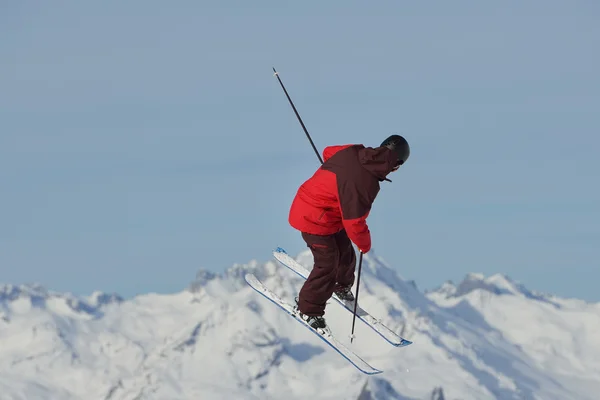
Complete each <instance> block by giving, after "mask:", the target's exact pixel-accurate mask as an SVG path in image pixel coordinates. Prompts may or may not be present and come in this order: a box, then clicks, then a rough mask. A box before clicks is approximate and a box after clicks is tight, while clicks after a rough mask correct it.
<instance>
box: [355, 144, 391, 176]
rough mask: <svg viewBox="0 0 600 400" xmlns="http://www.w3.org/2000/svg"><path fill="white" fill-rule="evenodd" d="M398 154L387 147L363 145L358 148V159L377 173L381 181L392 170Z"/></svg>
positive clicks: (374, 173) (372, 171) (369, 169)
mask: <svg viewBox="0 0 600 400" xmlns="http://www.w3.org/2000/svg"><path fill="white" fill-rule="evenodd" d="M397 158H398V157H397V155H396V153H394V152H393V151H392V150H390V149H388V148H387V147H363V148H361V149H359V150H358V160H359V161H360V163H361V165H362V166H363V168H365V169H366V170H367V171H369V172H370V173H371V174H373V175H375V176H376V177H377V178H378V179H379V180H380V181H384V180H386V176H387V175H388V174H389V173H390V172H392V169H393V168H394V166H395V165H396V161H397Z"/></svg>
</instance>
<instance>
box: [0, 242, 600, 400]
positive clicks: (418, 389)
mask: <svg viewBox="0 0 600 400" xmlns="http://www.w3.org/2000/svg"><path fill="white" fill-rule="evenodd" d="M297 260H298V261H299V262H300V263H301V264H303V265H305V266H306V267H307V268H309V269H310V268H311V266H312V256H311V254H310V253H309V252H303V253H301V254H299V255H298V257H297ZM246 271H252V272H253V273H254V274H255V275H256V276H257V277H258V278H259V279H261V280H263V282H265V284H267V285H268V286H269V287H270V288H272V289H273V291H274V292H276V293H277V294H278V295H280V296H282V297H283V298H285V299H288V300H290V301H293V298H294V296H295V295H296V293H297V291H298V289H299V288H300V285H301V284H302V280H301V278H299V277H297V276H296V275H295V274H294V273H293V272H291V271H290V270H288V269H286V268H285V267H282V266H280V265H279V264H278V263H277V262H276V261H275V260H274V259H273V260H271V261H268V262H266V263H259V262H256V261H252V262H250V263H248V264H244V265H234V266H233V267H231V268H230V269H228V270H227V271H225V272H224V273H223V274H213V273H209V272H206V271H200V272H199V273H198V275H197V277H196V280H195V281H193V282H192V284H191V285H190V286H189V288H187V289H185V290H182V291H181V292H180V293H175V294H171V295H157V294H147V295H143V296H138V297H135V298H133V299H131V300H124V299H122V298H120V297H119V296H116V295H106V294H103V293H94V294H93V295H92V296H90V297H88V298H77V297H75V296H72V295H70V294H63V293H54V292H50V291H48V290H45V289H44V288H43V287H39V286H19V287H16V286H11V285H8V286H0V399H2V400H4V399H7V400H8V399H27V400H34V399H86V400H93V399H99V400H100V399H102V400H125V399H127V400H133V399H138V400H141V399H170V400H179V399H194V400H196V399H202V400H212V399H313V400H316V399H348V400H357V399H359V400H382V399H385V400H394V399H404V400H405V399H423V400H424V399H427V400H429V399H433V400H442V399H445V400H458V399H461V400H467V399H476V400H484V399H540V400H541V399H543V400H551V399H557V400H558V399H560V400H575V399H581V400H587V399H589V400H592V399H597V398H599V396H600V394H599V393H600V339H598V338H597V337H598V334H597V332H600V304H597V303H596V304H590V303H586V302H584V301H580V300H575V299H562V298H558V297H555V296H551V295H545V294H539V293H535V292H533V291H530V290H529V289H527V288H525V287H523V286H522V285H520V284H518V283H516V282H513V281H512V280H511V279H509V278H508V277H506V276H502V275H494V276H491V277H487V278H486V277H484V276H482V275H477V274H471V275H469V276H467V277H466V279H465V280H464V281H463V282H461V283H459V284H457V285H455V284H453V283H451V282H446V283H445V284H443V285H442V286H441V287H440V288H439V289H437V290H434V291H431V292H427V293H424V292H422V291H420V290H418V288H417V287H416V285H415V284H414V282H409V281H406V280H404V279H402V278H401V276H400V275H399V274H398V273H397V272H396V270H395V269H393V268H391V267H390V266H388V265H386V264H385V262H384V261H383V260H381V259H380V258H378V257H377V256H376V255H374V253H373V252H370V253H369V254H367V255H365V258H364V261H363V276H362V277H361V288H360V302H361V306H362V307H363V308H365V309H367V310H369V311H370V312H371V313H372V314H373V315H377V316H380V317H381V319H382V321H383V322H384V323H385V324H386V325H388V326H389V327H390V328H392V329H393V330H395V331H397V332H398V333H399V334H401V335H402V336H404V337H406V338H408V339H410V340H412V341H413V342H414V343H413V344H412V345H410V346H408V347H405V348H394V347H392V346H390V345H389V344H388V343H387V342H385V341H384V340H382V339H381V338H380V337H379V336H377V335H376V334H375V333H374V332H373V331H371V330H370V329H368V328H367V327H365V326H364V325H363V324H362V323H361V322H360V321H357V324H356V330H355V334H356V339H355V340H354V343H353V344H351V345H350V343H349V338H348V335H349V333H350V329H351V324H352V314H351V313H349V312H347V311H346V310H344V309H343V308H342V307H340V306H339V305H338V304H336V303H335V302H332V303H331V304H330V305H329V306H328V308H327V312H326V318H327V320H328V322H329V324H330V325H331V327H332V329H333V330H334V332H335V333H337V336H338V337H340V338H341V339H343V341H344V342H345V343H346V344H348V345H349V346H350V347H351V348H353V349H354V350H355V351H357V352H358V353H359V354H361V355H362V356H363V358H365V359H366V360H367V361H368V362H369V363H371V364H372V365H373V366H375V367H376V368H380V369H382V370H384V373H383V374H380V375H376V376H373V377H367V376H366V375H363V374H361V373H360V372H359V371H358V370H356V369H355V368H354V367H353V366H352V365H350V364H349V363H348V362H346V361H345V360H344V359H343V358H342V357H340V356H339V355H338V354H337V353H335V352H334V351H333V350H332V349H331V348H330V347H329V346H327V345H326V344H325V343H324V342H322V341H321V340H319V339H318V338H317V337H316V336H314V335H313V334H312V333H310V332H309V331H308V330H307V329H304V328H303V327H301V326H300V325H299V324H298V323H297V322H295V321H294V320H293V319H292V318H291V317H289V316H288V315H287V314H285V313H284V312H282V311H281V310H280V309H279V308H277V307H276V306H275V305H273V304H272V303H270V302H269V301H267V300H266V299H265V298H263V297H262V296H260V295H259V294H257V293H256V292H255V291H253V290H252V289H251V288H250V287H248V286H247V285H246V283H245V281H244V278H243V277H244V274H245V273H246Z"/></svg>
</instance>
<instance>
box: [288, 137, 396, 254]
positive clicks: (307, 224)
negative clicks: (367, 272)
mask: <svg viewBox="0 0 600 400" xmlns="http://www.w3.org/2000/svg"><path fill="white" fill-rule="evenodd" d="M396 159H397V157H396V155H395V154H394V153H393V152H392V151H391V150H389V149H388V148H386V147H377V148H372V147H364V146H363V145H360V144H356V145H351V144H346V145H340V146H329V147H326V148H325V149H324V150H323V165H322V166H321V167H320V168H319V169H317V171H316V172H315V173H314V174H313V176H312V177H311V178H310V179H308V180H307V181H306V182H304V183H303V184H302V185H301V186H300V188H299V189H298V192H297V193H296V196H295V197H294V200H293V202H292V206H291V209H290V213H289V223H290V225H292V227H294V228H296V229H298V230H299V231H302V232H306V233H310V234H313V235H331V234H334V233H336V232H339V231H341V230H342V229H345V230H346V233H347V234H348V237H349V238H350V240H351V241H352V242H353V243H354V244H355V245H356V246H357V247H358V249H359V250H360V251H362V252H363V253H366V252H368V251H369V250H370V249H371V233H370V231H369V227H368V226H367V221H366V220H367V217H368V215H369V212H370V211H371V206H372V204H373V201H375V197H377V194H378V193H379V182H380V181H383V180H384V179H385V178H386V176H387V175H388V174H389V173H390V172H391V171H392V168H393V167H394V164H395V162H396Z"/></svg>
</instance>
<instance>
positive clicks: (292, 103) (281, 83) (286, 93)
mask: <svg viewBox="0 0 600 400" xmlns="http://www.w3.org/2000/svg"><path fill="white" fill-rule="evenodd" d="M273 72H274V73H275V74H274V75H275V76H276V77H277V80H278V81H279V84H280V85H281V88H282V89H283V92H284V93H285V95H286V97H287V99H288V101H289V102H290V105H291V106H292V108H293V109H294V113H296V117H297V118H298V121H299V122H300V125H302V129H304V133H306V137H307V138H308V141H309V142H310V144H311V145H312V148H313V150H314V151H315V153H316V154H317V157H319V161H320V162H321V164H323V159H322V158H321V155H320V154H319V152H318V151H317V148H316V147H315V144H314V143H313V141H312V139H311V138H310V135H309V134H308V130H306V126H304V122H302V118H300V114H298V110H296V106H294V102H292V99H291V98H290V95H289V94H288V92H287V90H285V86H283V82H281V79H280V78H279V73H278V72H277V71H276V70H275V67H273Z"/></svg>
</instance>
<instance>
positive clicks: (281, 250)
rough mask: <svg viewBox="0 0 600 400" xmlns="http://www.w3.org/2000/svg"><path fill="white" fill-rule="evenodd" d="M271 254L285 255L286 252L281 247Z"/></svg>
mask: <svg viewBox="0 0 600 400" xmlns="http://www.w3.org/2000/svg"><path fill="white" fill-rule="evenodd" d="M273 253H282V254H287V251H285V249H284V248H283V247H277V248H276V249H275V250H273Z"/></svg>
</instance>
